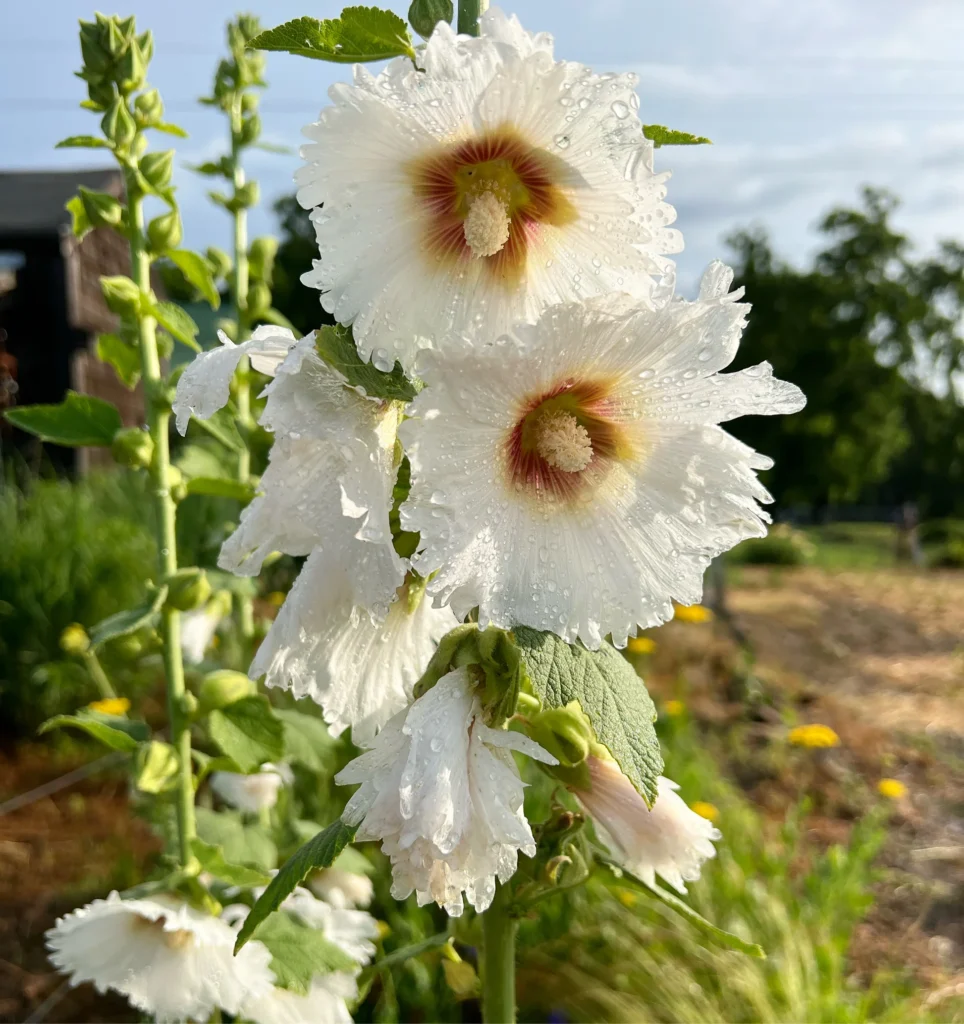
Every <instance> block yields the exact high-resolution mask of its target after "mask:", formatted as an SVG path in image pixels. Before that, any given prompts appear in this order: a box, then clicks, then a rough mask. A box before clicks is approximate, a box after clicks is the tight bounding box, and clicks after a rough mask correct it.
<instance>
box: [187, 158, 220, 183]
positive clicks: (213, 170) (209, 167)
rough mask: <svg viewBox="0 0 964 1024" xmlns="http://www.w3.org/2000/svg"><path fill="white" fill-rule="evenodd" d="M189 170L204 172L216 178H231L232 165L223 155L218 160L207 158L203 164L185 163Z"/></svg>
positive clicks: (198, 172)
mask: <svg viewBox="0 0 964 1024" xmlns="http://www.w3.org/2000/svg"><path fill="white" fill-rule="evenodd" d="M184 166H185V167H186V168H187V169H188V170H189V171H194V173H195V174H203V175H205V176H206V177H209V178H214V177H220V178H228V179H229V180H230V178H231V165H230V163H229V162H228V160H227V158H226V157H222V158H221V159H220V160H218V161H217V162H214V161H211V160H207V161H205V162H204V163H203V164H185V165H184Z"/></svg>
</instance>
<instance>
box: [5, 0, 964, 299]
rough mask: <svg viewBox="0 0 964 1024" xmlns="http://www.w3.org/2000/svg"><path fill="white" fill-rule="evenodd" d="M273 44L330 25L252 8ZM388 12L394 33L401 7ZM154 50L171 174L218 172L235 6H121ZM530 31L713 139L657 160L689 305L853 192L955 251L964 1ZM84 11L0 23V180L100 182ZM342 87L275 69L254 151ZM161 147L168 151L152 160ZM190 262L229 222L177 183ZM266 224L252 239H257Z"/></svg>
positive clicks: (39, 9)
mask: <svg viewBox="0 0 964 1024" xmlns="http://www.w3.org/2000/svg"><path fill="white" fill-rule="evenodd" d="M245 6H246V7H247V8H248V9H251V10H253V11H255V12H256V13H258V14H260V16H261V18H262V21H263V22H264V23H265V24H266V25H273V24H277V23H280V22H282V21H285V20H287V19H289V18H292V17H296V16H298V15H301V14H305V13H310V14H312V15H315V16H319V17H325V16H334V15H336V14H337V13H338V10H340V6H341V5H335V4H334V3H332V2H331V0H320V2H319V0H314V3H313V4H305V3H304V2H303V0H302V2H299V0H270V2H269V0H253V2H250V3H248V4H246V5H245ZM391 6H392V7H393V8H394V9H395V10H397V11H398V12H399V13H404V9H403V6H402V3H400V2H399V0H393V2H392V4H391ZM122 8H123V9H122V10H121V12H120V13H123V14H127V13H135V14H136V15H137V18H138V24H139V27H141V28H146V27H150V28H152V29H153V30H154V34H155V38H156V55H155V58H154V62H153V65H152V75H151V80H152V82H153V84H155V85H156V86H157V87H158V88H159V89H160V90H161V93H162V95H163V97H164V100H165V102H166V104H167V109H168V113H169V116H170V118H171V119H172V120H176V121H177V122H178V123H180V124H181V125H183V126H184V127H185V128H186V129H187V130H188V132H189V133H190V139H189V140H187V141H186V142H183V143H180V144H179V159H180V160H181V161H182V162H185V163H186V162H194V161H198V160H201V159H205V158H209V157H212V156H216V155H218V154H219V152H220V142H219V136H220V133H221V132H222V131H223V123H222V121H221V119H220V117H219V115H218V114H217V113H216V112H214V111H212V110H210V109H209V108H203V107H198V106H197V105H196V103H195V100H196V98H197V97H198V96H199V95H202V94H203V93H205V92H206V91H207V90H208V89H209V85H210V80H211V77H212V74H213V70H214V66H215V64H216V61H217V59H218V56H219V54H220V53H221V51H222V48H223V27H222V26H223V23H224V21H225V20H226V19H227V18H228V17H229V16H230V15H231V14H232V13H233V12H234V11H235V10H236V6H235V4H234V3H232V2H230V0H164V2H163V3H158V2H157V0H154V2H146V0H129V2H126V3H125V4H123V5H122ZM514 9H515V11H516V12H517V13H518V15H519V16H520V18H521V20H522V22H523V24H524V25H525V26H526V27H527V28H530V29H535V30H549V31H551V32H553V33H554V34H555V36H556V52H557V54H558V55H559V56H561V57H564V58H566V59H571V60H579V61H582V62H584V63H587V64H590V65H592V66H593V67H594V68H596V69H597V70H627V69H632V70H634V71H635V72H636V73H637V74H638V75H639V77H640V84H639V93H640V98H641V101H642V106H641V114H642V115H643V119H644V120H645V121H648V122H656V123H661V124H668V125H670V126H672V127H677V128H682V129H686V130H690V131H694V132H697V133H700V134H704V135H708V136H709V137H710V138H712V139H713V140H714V143H715V144H714V145H713V146H712V147H699V148H695V149H690V150H684V149H663V150H661V151H660V152H659V153H657V159H658V164H659V166H660V168H664V169H671V170H672V171H673V180H672V181H671V183H670V189H671V191H670V200H671V201H672V203H673V204H674V205H675V206H676V208H677V210H678V214H679V216H678V226H679V227H680V228H681V229H682V230H683V233H684V236H685V238H686V251H685V253H684V254H683V255H682V257H681V260H680V263H681V266H680V271H681V279H682V281H683V282H684V283H685V284H686V287H687V290H689V288H690V287H691V285H692V282H693V280H694V279H695V277H696V275H697V274H698V272H699V270H700V269H701V268H702V267H703V266H704V265H705V264H706V263H707V262H708V261H709V260H710V259H712V258H714V257H715V256H719V255H721V254H724V253H725V249H724V246H723V241H722V240H723V238H724V237H725V236H726V235H727V234H728V233H729V232H730V231H731V230H733V229H734V228H736V227H738V226H745V225H748V224H751V223H759V224H763V225H766V226H767V227H768V228H769V229H770V231H771V232H772V234H773V236H774V238H775V241H776V244H777V246H778V248H779V249H780V251H782V252H783V253H784V254H786V255H787V256H788V257H790V258H792V259H795V260H802V259H805V258H806V255H807V253H808V251H810V250H811V249H812V247H813V245H814V235H813V232H812V229H813V225H814V223H815V222H816V221H817V219H818V218H819V215H820V214H821V212H823V211H824V210H825V209H826V208H827V207H828V206H829V205H831V204H833V203H840V202H849V201H851V200H853V199H854V198H855V196H856V192H857V189H858V188H859V186H860V185H861V184H863V183H873V184H878V185H883V186H887V187H889V188H892V189H894V190H895V191H896V192H897V193H898V194H899V195H900V196H901V197H902V198H903V200H904V206H903V209H902V211H901V214H900V219H899V223H900V225H901V226H902V227H903V228H904V229H905V230H906V231H907V232H908V233H909V234H910V235H911V236H912V237H913V238H914V239H915V241H916V242H918V244H919V245H920V246H921V247H922V248H928V247H930V246H931V245H933V242H934V240H935V239H936V238H940V237H948V236H956V237H958V238H962V237H964V116H962V115H964V61H962V58H961V52H960V45H961V39H962V38H964V4H961V3H960V2H958V0H913V2H908V0H810V2H809V3H807V4H792V3H789V2H788V0H674V2H671V3H666V2H663V3H656V2H648V0H516V2H515V4H514ZM92 10H93V8H92V7H91V6H89V4H88V3H87V2H84V0H34V2H33V3H25V2H21V3H18V2H15V0H3V3H2V4H0V139H2V143H0V168H2V169H13V168H18V169H26V168H56V167H65V168H66V167H71V166H91V165H96V164H97V163H98V162H99V161H98V154H97V153H96V152H95V151H86V152H85V151H77V150H74V151H54V150H53V145H54V143H55V142H56V141H57V140H58V139H59V138H62V137H63V136H65V135H70V134H75V133H80V132H84V131H91V130H93V129H95V119H94V115H92V114H88V113H86V112H84V111H81V110H79V109H77V108H76V106H75V104H76V102H77V101H79V100H80V99H81V98H82V97H83V92H82V86H81V83H80V82H79V81H77V79H75V78H74V77H73V76H72V71H73V70H74V69H76V67H77V66H78V47H77V43H76V21H77V19H78V18H80V17H84V18H89V17H90V15H91V12H92ZM345 73H346V69H345V68H342V67H338V66H333V65H327V64H323V63H320V62H314V61H308V60H305V59H303V58H298V57H290V56H288V55H286V54H271V55H270V56H269V61H268V79H269V81H270V83H271V88H270V89H269V91H268V92H267V94H266V97H265V102H264V124H265V130H266V138H267V139H268V140H270V141H272V142H276V143H280V144H285V145H289V146H297V145H298V140H299V129H300V127H301V125H303V124H304V123H306V122H308V121H311V120H314V118H315V116H316V114H317V111H318V109H319V108H320V107H321V105H323V104H324V102H325V94H326V90H327V88H328V86H329V85H330V84H331V82H333V81H335V80H336V79H337V78H340V77H343V76H344V75H345ZM159 141H160V140H159ZM296 164H297V157H296V156H294V155H291V156H276V155H269V154H264V153H259V154H256V155H253V156H252V159H251V166H250V171H251V173H252V174H253V175H254V176H256V177H258V178H259V179H260V180H261V182H262V187H263V195H264V196H265V198H266V200H268V201H270V200H273V199H274V198H275V197H276V196H279V195H281V194H284V193H285V192H286V191H288V190H289V189H290V184H289V183H290V179H291V175H292V172H293V170H294V167H295V166H296ZM177 184H178V185H179V187H180V193H179V195H180V200H181V205H182V211H183V214H184V219H185V223H186V243H187V244H189V245H192V246H196V247H203V246H206V245H208V244H212V243H214V244H220V245H223V246H225V247H227V243H228V228H227V218H226V215H225V214H224V213H223V211H220V210H218V209H216V208H214V207H212V206H211V205H210V204H209V203H208V202H207V200H206V199H205V196H204V190H205V183H204V182H202V181H200V180H199V179H197V178H196V177H195V176H194V175H191V174H190V173H189V172H187V171H186V170H184V169H183V168H181V169H179V171H178V174H177ZM270 224H271V219H270V214H268V213H264V212H262V213H259V214H258V215H257V217H256V223H255V229H256V230H258V231H263V230H267V229H269V227H270Z"/></svg>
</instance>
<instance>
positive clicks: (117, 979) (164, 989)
mask: <svg viewBox="0 0 964 1024" xmlns="http://www.w3.org/2000/svg"><path fill="white" fill-rule="evenodd" d="M235 939H236V935H235V932H234V930H233V929H232V928H231V927H230V926H229V925H228V924H226V923H225V922H224V921H222V920H220V919H219V918H216V917H211V916H210V915H208V914H205V913H203V912H201V911H199V910H195V909H194V908H193V907H191V906H189V905H188V904H187V903H184V902H182V901H180V900H177V899H176V898H174V897H168V896H158V897H154V898H153V899H135V900H122V899H121V898H120V896H119V895H118V894H117V893H116V892H112V893H111V894H110V896H108V897H107V899H106V900H94V901H93V902H92V903H89V904H88V905H87V906H85V907H81V908H80V909H78V910H75V911H73V912H72V913H70V914H67V915H66V916H65V917H62V918H60V919H59V920H58V921H57V923H56V925H55V926H54V927H53V928H51V929H50V931H48V932H47V947H48V949H49V950H50V960H51V962H52V963H53V964H54V966H55V967H57V968H58V969H59V970H62V971H64V972H65V973H68V974H69V975H70V981H71V983H72V984H74V985H78V984H81V983H82V982H91V983H92V984H93V985H94V987H95V988H96V989H97V990H98V991H99V992H106V991H107V990H108V989H112V990H114V991H115V992H120V993H121V994H122V995H124V996H126V997H127V999H128V1000H129V1001H130V1002H131V1004H132V1005H133V1006H135V1007H137V1009H139V1010H142V1011H143V1012H144V1013H147V1014H150V1015H151V1016H153V1017H154V1018H156V1019H157V1020H158V1021H184V1020H189V1019H190V1020H207V1019H208V1017H209V1016H210V1015H211V1013H212V1011H213V1010H214V1009H215V1008H216V1007H220V1008H221V1009H223V1010H226V1011H227V1012H228V1013H232V1014H237V1013H238V1012H239V1011H240V1009H241V1006H242V1005H243V1004H244V1003H245V1002H246V1001H247V1000H249V999H258V998H261V997H263V996H266V995H267V994H268V993H270V992H271V990H272V987H273V980H274V978H273V975H272V972H271V970H270V969H269V966H268V965H269V963H270V961H271V954H270V953H269V952H268V950H267V949H266V948H265V947H264V946H263V945H262V944H261V943H259V942H250V943H248V944H247V945H246V946H245V947H244V948H243V949H242V950H241V951H240V953H239V954H238V956H237V957H235V956H234V955H233V947H234V942H235Z"/></svg>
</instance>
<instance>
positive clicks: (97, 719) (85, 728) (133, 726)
mask: <svg viewBox="0 0 964 1024" xmlns="http://www.w3.org/2000/svg"><path fill="white" fill-rule="evenodd" d="M63 728H72V729H80V730H81V731H82V732H85V733H87V734H88V735H89V736H92V737H93V738H94V739H95V740H97V741H98V743H103V744H104V746H105V747H109V748H110V749H111V750H120V751H123V752H124V753H131V752H133V751H134V750H136V749H137V746H138V744H139V743H140V742H142V741H144V740H146V739H147V738H148V737H149V736H150V734H151V731H150V729H149V728H148V727H147V726H146V725H145V724H144V723H143V722H137V721H132V720H131V719H129V718H121V717H119V716H118V715H102V714H100V712H97V711H90V710H88V709H86V708H85V709H84V710H82V711H79V712H78V713H77V714H76V715H55V716H54V717H53V718H50V719H48V720H47V721H46V722H44V724H43V725H42V726H41V727H40V728H39V729H38V730H37V731H38V732H39V733H40V734H41V735H42V734H43V733H46V732H50V730H51V729H63Z"/></svg>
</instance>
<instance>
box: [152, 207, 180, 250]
mask: <svg viewBox="0 0 964 1024" xmlns="http://www.w3.org/2000/svg"><path fill="white" fill-rule="evenodd" d="M182 235H183V232H182V230H181V215H180V214H179V213H178V212H177V210H170V211H168V212H167V213H162V214H161V215H160V217H155V218H154V219H153V220H152V221H151V222H150V224H148V225H147V240H148V241H149V242H150V245H151V249H153V251H154V252H166V251H167V250H168V249H176V248H177V247H178V246H179V245H180V244H181V237H182Z"/></svg>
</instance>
